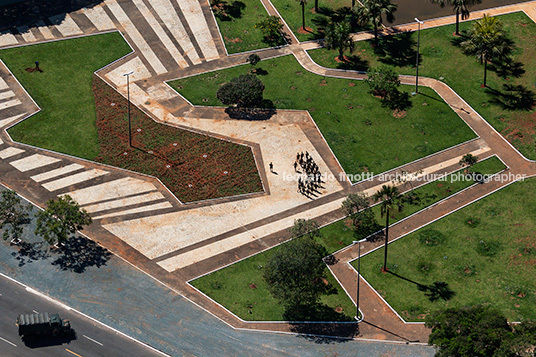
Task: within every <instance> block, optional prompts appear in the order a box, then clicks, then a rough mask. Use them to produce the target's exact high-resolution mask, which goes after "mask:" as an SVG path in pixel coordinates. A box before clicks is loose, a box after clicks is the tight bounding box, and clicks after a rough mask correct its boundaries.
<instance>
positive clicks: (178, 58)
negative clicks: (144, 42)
mask: <svg viewBox="0 0 536 357" xmlns="http://www.w3.org/2000/svg"><path fill="white" fill-rule="evenodd" d="M132 2H133V3H134V5H136V7H137V8H138V10H139V11H140V13H141V14H142V15H143V17H144V18H145V20H147V23H148V24H149V25H150V26H151V28H152V29H153V31H154V32H155V33H156V35H157V36H158V38H159V39H160V41H161V42H162V43H163V44H164V46H165V47H166V49H167V50H168V52H169V54H170V55H171V57H173V59H174V60H175V62H176V63H177V64H178V65H179V67H181V68H184V67H188V63H187V62H186V61H185V60H184V58H183V57H182V55H181V53H180V52H179V50H178V49H177V47H175V45H174V44H173V42H172V41H171V40H170V38H169V37H168V35H167V34H166V32H165V31H164V29H163V28H162V26H160V24H159V23H158V21H157V20H156V19H155V17H154V16H153V14H152V13H151V11H150V10H149V9H148V8H147V6H145V4H144V3H143V1H142V0H133V1H132Z"/></svg>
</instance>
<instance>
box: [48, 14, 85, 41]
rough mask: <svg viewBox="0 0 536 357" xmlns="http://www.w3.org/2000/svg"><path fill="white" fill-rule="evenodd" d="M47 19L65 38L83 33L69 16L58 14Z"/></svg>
mask: <svg viewBox="0 0 536 357" xmlns="http://www.w3.org/2000/svg"><path fill="white" fill-rule="evenodd" d="M49 19H50V21H51V22H52V23H53V24H55V25H56V28H57V29H58V31H59V32H60V33H61V34H62V35H63V36H65V37H67V36H76V35H81V34H83V33H84V32H83V31H82V30H80V27H78V25H77V24H76V22H74V20H73V18H72V17H71V16H69V14H60V15H56V16H52V17H49Z"/></svg>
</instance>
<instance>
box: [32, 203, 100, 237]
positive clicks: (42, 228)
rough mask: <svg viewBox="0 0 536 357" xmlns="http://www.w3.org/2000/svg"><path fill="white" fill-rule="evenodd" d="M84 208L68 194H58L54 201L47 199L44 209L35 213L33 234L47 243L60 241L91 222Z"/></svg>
mask: <svg viewBox="0 0 536 357" xmlns="http://www.w3.org/2000/svg"><path fill="white" fill-rule="evenodd" d="M91 222H92V220H91V217H90V216H89V213H87V212H86V210H84V209H81V208H80V205H79V204H78V203H77V202H76V201H75V200H73V199H72V198H71V196H69V195H64V196H60V197H59V198H58V199H57V200H56V201H55V200H49V201H48V202H47V207H46V209H45V210H44V211H40V212H39V213H38V214H37V228H36V229H35V234H37V235H40V236H42V237H43V239H44V240H45V241H47V242H48V243H49V244H55V243H62V242H64V241H65V240H67V239H68V238H69V235H70V234H73V233H74V232H76V231H77V230H82V229H83V228H84V226H87V225H89V224H91Z"/></svg>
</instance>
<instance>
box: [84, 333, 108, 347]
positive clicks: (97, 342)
mask: <svg viewBox="0 0 536 357" xmlns="http://www.w3.org/2000/svg"><path fill="white" fill-rule="evenodd" d="M82 336H84V337H85V338H87V339H88V340H90V341H92V342H95V343H96V344H97V345H100V346H104V345H103V344H102V343H100V342H99V341H97V340H94V339H92V338H91V337H87V336H86V335H82Z"/></svg>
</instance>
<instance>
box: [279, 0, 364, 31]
mask: <svg viewBox="0 0 536 357" xmlns="http://www.w3.org/2000/svg"><path fill="white" fill-rule="evenodd" d="M271 1H272V4H274V6H275V7H276V8H277V11H279V13H280V14H281V16H282V17H283V19H284V20H285V22H286V23H287V24H288V26H289V27H290V29H291V30H292V32H294V35H296V37H297V38H298V40H300V41H308V40H314V39H318V38H323V37H324V35H323V34H322V32H320V31H319V29H320V28H322V27H323V26H324V24H325V22H326V21H329V20H330V19H331V18H334V17H337V16H339V15H338V14H337V13H336V11H337V10H339V9H341V8H343V7H347V9H344V10H342V11H343V13H349V10H350V6H352V1H351V0H318V10H319V11H318V13H314V7H315V2H314V0H311V1H307V4H306V5H305V27H306V28H307V30H308V32H303V31H300V32H298V29H300V28H301V27H302V10H301V5H300V2H299V1H298V0H271ZM362 30H363V28H360V27H355V28H353V29H352V31H353V32H359V31H362Z"/></svg>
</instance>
